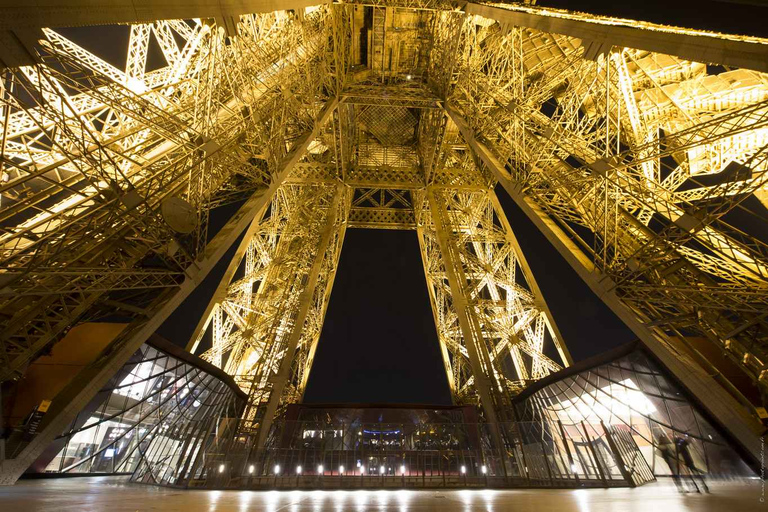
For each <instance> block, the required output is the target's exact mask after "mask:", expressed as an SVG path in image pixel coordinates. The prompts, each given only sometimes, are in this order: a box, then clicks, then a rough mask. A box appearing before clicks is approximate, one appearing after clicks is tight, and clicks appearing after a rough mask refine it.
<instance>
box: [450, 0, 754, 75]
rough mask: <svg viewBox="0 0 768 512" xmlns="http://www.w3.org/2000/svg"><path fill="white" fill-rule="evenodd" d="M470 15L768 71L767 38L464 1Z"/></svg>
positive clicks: (555, 10) (534, 7)
mask: <svg viewBox="0 0 768 512" xmlns="http://www.w3.org/2000/svg"><path fill="white" fill-rule="evenodd" d="M464 10H465V12H466V13H467V14H475V15H478V16H482V17H484V18H489V19H492V20H496V21H498V22H499V23H504V24H509V25H512V26H517V27H526V28H532V29H535V30H540V31H542V32H549V33H554V34H562V35H566V36H571V37H577V38H579V39H582V40H584V41H585V42H590V43H597V44H598V45H609V46H623V47H627V48H637V49H639V50H647V51H651V52H657V53H664V54H667V55H676V56H678V57H680V58H682V59H686V60H693V61H697V62H704V63H709V62H712V63H717V64H723V65H726V66H735V67H740V68H746V69H753V70H756V71H768V39H764V38H759V37H747V36H737V35H727V34H718V33H713V32H706V31H703V30H692V29H685V28H679V27H668V26H665V25H657V24H653V23H648V22H643V21H635V20H628V19H620V18H609V17H605V16H595V15H591V14H583V13H573V12H569V11H563V10H558V9H551V8H547V7H536V6H529V5H505V6H503V7H501V6H499V7H494V6H490V5H480V4H476V3H472V2H470V3H468V4H467V6H466V7H465V9H464Z"/></svg>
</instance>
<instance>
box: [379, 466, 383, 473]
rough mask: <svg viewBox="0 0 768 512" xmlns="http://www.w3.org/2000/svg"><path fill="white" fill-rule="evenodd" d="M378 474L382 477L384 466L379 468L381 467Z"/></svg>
mask: <svg viewBox="0 0 768 512" xmlns="http://www.w3.org/2000/svg"><path fill="white" fill-rule="evenodd" d="M379 473H381V474H382V475H383V474H384V466H381V467H380V468H379Z"/></svg>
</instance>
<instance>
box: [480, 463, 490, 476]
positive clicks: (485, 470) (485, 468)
mask: <svg viewBox="0 0 768 512" xmlns="http://www.w3.org/2000/svg"><path fill="white" fill-rule="evenodd" d="M480 471H482V472H483V474H484V475H485V474H486V473H488V468H487V467H485V464H483V467H482V468H480Z"/></svg>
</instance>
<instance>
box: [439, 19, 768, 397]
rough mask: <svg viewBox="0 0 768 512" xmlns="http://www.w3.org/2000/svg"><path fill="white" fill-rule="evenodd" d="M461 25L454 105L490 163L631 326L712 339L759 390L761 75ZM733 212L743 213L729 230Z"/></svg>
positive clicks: (764, 285)
mask: <svg viewBox="0 0 768 512" xmlns="http://www.w3.org/2000/svg"><path fill="white" fill-rule="evenodd" d="M464 30H465V34H464V36H463V37H464V39H463V41H464V43H465V44H466V45H468V46H471V47H472V49H473V52H472V53H471V55H468V56H467V57H466V58H465V59H463V60H462V61H461V63H460V66H461V68H460V71H458V72H457V73H456V84H455V88H454V89H453V96H452V97H451V98H450V99H449V103H450V105H451V106H450V108H449V111H450V112H451V115H452V117H453V118H454V120H456V121H457V123H465V126H464V129H465V131H466V132H467V134H469V133H470V132H472V135H471V138H473V139H474V140H475V141H476V142H477V145H476V147H475V149H477V150H479V151H480V152H483V151H487V152H488V154H487V156H492V157H494V159H495V164H494V163H491V165H489V169H491V170H492V171H493V172H494V173H495V174H496V176H497V177H498V178H499V179H500V181H501V182H502V183H503V184H505V186H507V187H508V188H509V189H514V191H515V193H516V195H517V197H518V198H519V199H522V200H523V201H524V202H525V203H526V204H529V205H531V206H534V205H535V207H536V208H537V211H538V212H540V214H539V215H540V217H541V218H542V219H548V220H551V221H553V222H554V223H555V224H556V225H557V229H559V230H562V232H563V233H564V234H566V236H567V237H568V238H570V239H571V240H573V241H574V243H575V246H574V247H573V249H574V250H576V251H578V254H577V258H578V259H580V260H582V261H584V262H585V263H586V265H587V268H588V270H589V271H590V272H593V273H597V274H598V275H599V276H601V277H600V279H601V280H602V281H603V284H604V286H606V287H607V288H609V289H611V291H612V292H614V293H615V294H616V296H617V297H618V299H619V300H620V301H621V303H623V304H625V305H626V306H627V307H629V308H630V309H631V310H632V311H633V312H634V313H635V314H636V315H637V316H638V318H640V319H641V322H642V323H644V324H646V325H647V326H650V327H651V328H652V329H653V330H655V331H657V332H658V334H659V336H661V337H662V338H664V337H666V336H672V337H683V336H684V335H685V334H686V333H690V332H691V331H693V332H696V333H698V334H699V335H702V336H705V337H707V338H709V339H711V340H712V341H714V342H716V343H717V344H718V345H719V346H721V347H722V348H723V349H724V351H725V352H726V353H727V354H729V355H730V356H731V357H732V359H733V360H734V361H735V362H737V364H739V365H741V366H742V367H743V368H744V369H745V371H746V372H747V373H748V374H750V375H751V376H752V377H753V378H754V379H756V381H757V382H760V383H761V385H765V381H764V380H761V378H764V377H765V376H766V373H763V372H764V371H765V364H766V362H768V359H766V357H767V355H766V353H765V343H766V342H767V341H768V331H767V330H766V327H768V326H766V324H765V323H764V322H763V321H762V318H763V316H764V312H765V311H766V308H767V307H768V302H766V297H768V294H767V293H766V291H768V279H766V278H767V277H768V276H767V275H766V270H768V267H766V263H767V262H768V258H766V256H768V252H766V248H768V246H766V241H767V240H766V239H765V237H764V236H763V235H764V233H763V235H761V230H763V229H764V226H765V214H764V211H763V212H760V211H759V208H761V206H758V205H753V206H751V207H749V208H745V207H744V203H745V200H746V199H747V198H749V197H750V196H751V195H753V194H754V193H755V192H757V191H759V190H761V189H762V188H764V187H765V184H766V180H767V179H768V176H767V175H766V173H765V171H766V162H765V156H766V147H767V146H766V144H767V143H768V139H766V133H768V132H766V131H765V120H766V119H765V116H766V113H767V112H768V111H766V105H767V104H766V103H765V100H766V93H767V92H768V89H766V85H768V83H767V82H766V78H765V75H763V74H762V73H759V72H756V71H749V70H744V69H734V70H729V69H721V68H718V69H715V70H712V69H711V68H710V69H709V70H708V68H707V66H705V65H704V64H700V63H696V62H690V61H685V60H682V59H679V58H676V57H672V56H669V55H660V54H655V53H651V52H647V51H641V50H636V49H631V48H618V47H613V48H611V47H610V46H608V47H606V48H604V49H603V50H604V51H603V52H602V53H600V54H599V55H589V52H590V47H589V46H588V45H587V44H586V43H585V42H584V41H583V40H578V39H575V38H572V37H567V36H561V35H552V34H547V33H543V32H539V31H537V30H532V29H526V28H521V27H516V28H511V29H505V28H502V27H500V26H499V25H498V24H497V23H494V22H493V21H492V20H485V21H484V22H483V23H479V24H476V23H470V22H469V21H468V22H467V24H466V25H465V27H464ZM590 57H592V58H590ZM478 145H482V148H480V147H479V146H478ZM485 161H486V164H488V163H489V159H488V158H486V159H485ZM755 206H757V208H758V210H755V209H754V208H755ZM736 210H739V211H740V212H741V213H743V214H745V215H747V216H750V217H751V220H750V219H748V220H747V221H746V222H744V221H742V222H741V223H740V224H739V225H738V226H737V225H734V224H733V223H732V222H733V221H731V220H730V219H728V218H727V217H726V214H728V213H729V212H732V211H736ZM734 218H735V217H734ZM726 219H728V220H726Z"/></svg>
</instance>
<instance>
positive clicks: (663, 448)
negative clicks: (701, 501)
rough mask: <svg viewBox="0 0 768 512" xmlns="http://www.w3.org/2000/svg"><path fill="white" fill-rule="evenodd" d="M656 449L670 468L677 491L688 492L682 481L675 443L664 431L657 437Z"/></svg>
mask: <svg viewBox="0 0 768 512" xmlns="http://www.w3.org/2000/svg"><path fill="white" fill-rule="evenodd" d="M656 448H657V449H658V450H659V454H660V455H661V458H662V459H664V462H666V463H667V466H669V471H670V473H671V474H672V480H673V481H674V482H675V486H676V487H677V490H678V491H680V492H688V491H687V490H686V489H685V486H684V484H683V482H681V481H680V460H679V459H678V457H677V450H676V447H675V443H673V442H672V440H671V439H670V438H669V436H668V435H667V434H666V432H664V431H663V430H662V431H661V432H660V433H659V434H658V435H657V436H656Z"/></svg>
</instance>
